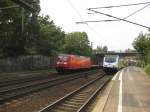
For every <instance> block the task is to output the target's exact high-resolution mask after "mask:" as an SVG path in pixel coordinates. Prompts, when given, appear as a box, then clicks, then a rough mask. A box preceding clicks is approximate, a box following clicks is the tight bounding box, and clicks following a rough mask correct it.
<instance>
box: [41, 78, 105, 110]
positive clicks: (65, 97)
mask: <svg viewBox="0 0 150 112" xmlns="http://www.w3.org/2000/svg"><path fill="white" fill-rule="evenodd" d="M104 76H105V75H103V76H100V77H98V78H96V79H94V80H92V81H90V82H88V83H87V84H85V85H83V86H81V87H80V88H78V89H76V90H74V91H73V92H71V93H69V94H67V95H66V96H64V97H62V98H61V99H59V100H57V101H55V102H54V103H52V104H50V105H48V106H46V107H45V108H43V109H41V110H40V111H38V112H48V111H50V110H52V109H53V108H55V107H56V106H57V105H59V104H61V103H62V102H64V101H66V100H67V99H69V98H70V97H72V96H73V95H75V94H77V93H79V92H80V91H82V90H83V89H85V88H86V87H88V86H90V85H91V84H93V83H95V82H96V81H98V80H99V79H101V78H103V77H104Z"/></svg>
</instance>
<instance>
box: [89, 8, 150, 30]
mask: <svg viewBox="0 0 150 112" xmlns="http://www.w3.org/2000/svg"><path fill="white" fill-rule="evenodd" d="M88 10H89V11H92V12H95V13H99V14H102V15H105V16H108V17H111V18H115V19H118V20H122V21H125V22H128V23H131V24H134V25H137V26H141V27H144V28H148V29H150V27H148V26H145V25H142V24H139V23H136V22H133V21H129V20H126V19H122V18H119V17H116V16H113V15H110V14H106V13H103V12H100V11H96V10H94V9H88Z"/></svg>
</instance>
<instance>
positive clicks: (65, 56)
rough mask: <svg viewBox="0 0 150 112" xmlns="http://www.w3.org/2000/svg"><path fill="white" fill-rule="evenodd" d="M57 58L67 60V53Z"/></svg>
mask: <svg viewBox="0 0 150 112" xmlns="http://www.w3.org/2000/svg"><path fill="white" fill-rule="evenodd" d="M58 59H59V61H67V59H68V56H67V55H59V57H58Z"/></svg>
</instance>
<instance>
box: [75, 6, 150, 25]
mask: <svg viewBox="0 0 150 112" xmlns="http://www.w3.org/2000/svg"><path fill="white" fill-rule="evenodd" d="M149 5H150V4H148V5H146V6H144V7H142V8H140V9H138V10H136V11H134V12H133V13H131V14H129V15H128V16H126V17H124V18H123V19H127V18H129V17H131V16H133V15H134V14H136V13H138V12H140V11H141V10H143V9H145V8H146V7H148V6H149ZM90 14H91V13H90ZM92 14H95V13H92ZM112 21H120V20H111V19H108V20H95V21H94V20H93V21H80V22H76V23H77V24H86V23H89V22H112Z"/></svg>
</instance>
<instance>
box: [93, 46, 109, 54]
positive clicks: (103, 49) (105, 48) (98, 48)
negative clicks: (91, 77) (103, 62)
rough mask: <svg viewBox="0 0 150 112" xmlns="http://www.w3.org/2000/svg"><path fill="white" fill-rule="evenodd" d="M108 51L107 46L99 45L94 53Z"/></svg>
mask: <svg viewBox="0 0 150 112" xmlns="http://www.w3.org/2000/svg"><path fill="white" fill-rule="evenodd" d="M107 51H108V48H107V46H103V47H102V46H97V48H96V49H94V53H96V54H98V53H106V52H107Z"/></svg>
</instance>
